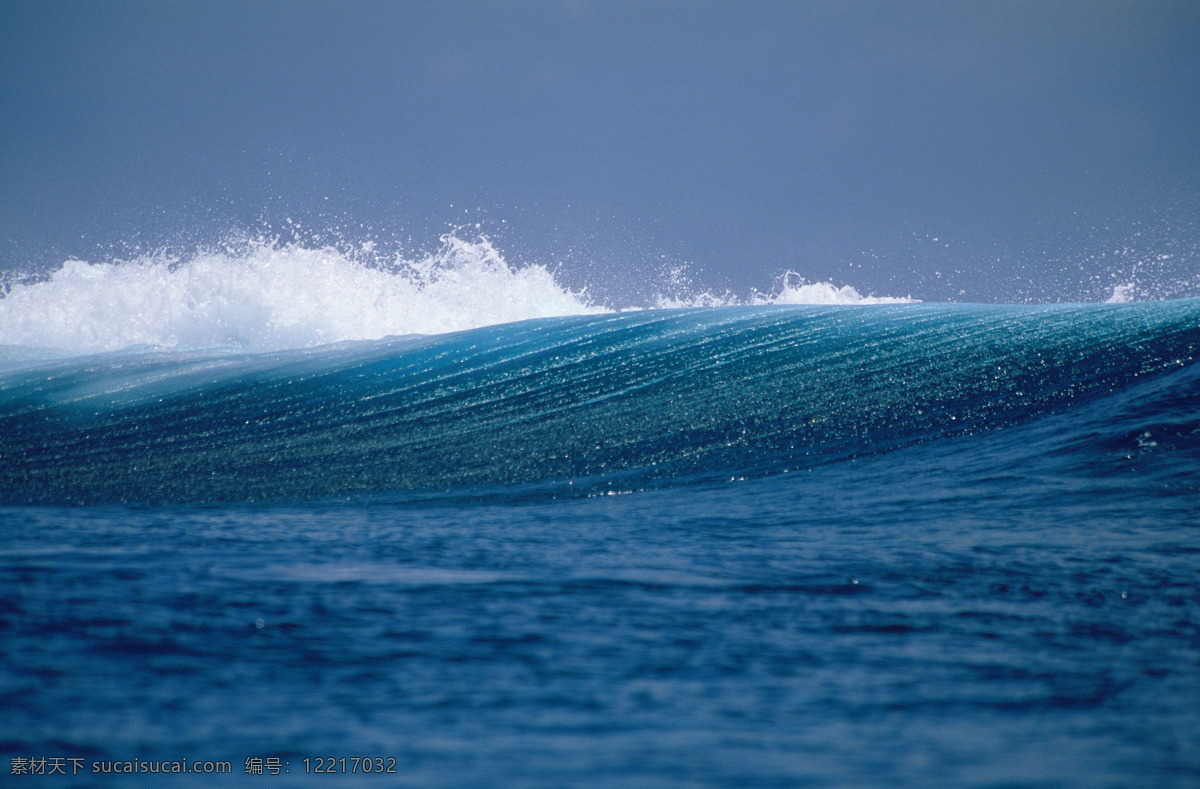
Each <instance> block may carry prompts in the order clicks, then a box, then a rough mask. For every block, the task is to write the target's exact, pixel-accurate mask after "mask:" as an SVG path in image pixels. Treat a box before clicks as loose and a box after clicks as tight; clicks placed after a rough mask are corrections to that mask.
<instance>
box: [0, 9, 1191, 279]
mask: <svg viewBox="0 0 1200 789" xmlns="http://www.w3.org/2000/svg"><path fill="white" fill-rule="evenodd" d="M1197 41H1200V4H1197V3H1195V2H1167V1H1166V0H1158V1H1154V0H1150V1H1146V0H1143V1H1140V2H1105V1H1103V0H1086V1H1083V0H1081V1H1080V2H1056V1H1055V0H1039V1H1038V2H1020V1H1017V0H1010V1H1006V2H922V1H920V0H917V1H915V2H883V1H880V0H876V1H874V2H853V0H838V1H837V2H803V1H800V0H796V1H793V2H702V1H701V2H698V1H697V0H691V1H690V2H663V1H661V0H641V2H585V1H584V0H576V1H574V2H548V1H539V2H532V1H530V0H511V1H510V2H466V1H464V0H457V1H449V2H382V1H381V0H369V1H365V0H339V1H338V2H314V1H313V0H295V1H292V0H289V1H287V2H284V1H282V0H280V1H272V2H266V1H264V0H241V1H240V2H218V1H209V2H186V3H185V2H170V1H167V2H157V1H156V2H111V1H103V0H101V1H100V2H72V1H70V0H68V1H67V2H55V3H48V2H43V1H42V0H34V1H33V2H27V1H26V0H5V2H4V3H2V4H0V255H3V259H2V262H0V266H2V267H3V268H8V269H15V268H31V267H33V268H44V267H46V266H50V265H54V264H56V263H58V262H61V260H62V259H64V258H65V257H67V256H76V257H81V258H84V259H100V258H103V257H104V256H106V255H112V254H116V252H114V250H117V251H119V250H120V249H121V248H124V247H128V246H129V245H132V244H142V245H155V244H159V243H193V244H199V243H208V242H213V241H217V240H219V238H220V237H221V235H222V234H225V233H228V232H229V231H231V230H251V231H255V230H257V229H259V228H262V227H264V226H266V227H269V228H274V229H276V230H278V229H280V228H286V227H287V225H286V222H285V220H286V219H287V218H292V219H293V220H296V221H301V222H303V223H304V225H305V226H306V227H307V228H310V229H314V230H318V231H325V230H328V231H335V232H337V233H340V234H341V236H342V237H343V238H347V237H349V238H352V239H353V237H355V236H356V234H358V235H360V236H362V237H365V236H367V235H378V236H380V237H381V238H384V239H385V240H386V239H397V240H398V241H399V242H403V243H405V244H411V245H414V246H418V247H419V246H422V245H424V246H429V245H432V244H435V243H436V238H437V235H438V234H439V233H440V232H443V231H444V230H445V229H446V228H448V227H450V226H453V225H457V224H464V223H470V224H474V223H476V222H479V223H480V224H481V226H482V229H483V230H484V231H485V232H487V233H489V234H490V235H491V236H492V237H493V238H495V239H496V241H497V243H498V244H499V246H500V247H501V248H502V249H503V250H504V251H505V252H506V253H507V254H508V255H509V257H510V258H513V259H518V260H530V261H537V262H543V263H555V262H562V263H563V266H564V268H563V271H564V276H565V277H566V278H567V279H572V278H573V279H575V280H577V281H578V282H579V284H590V285H591V286H592V289H593V291H595V292H599V293H601V294H602V295H603V294H604V293H605V292H606V291H609V292H613V293H619V292H621V291H622V290H628V291H630V292H633V291H637V290H638V289H639V288H641V287H643V284H642V283H645V282H648V281H650V280H652V279H653V278H654V277H655V276H657V275H658V273H659V272H660V270H661V268H662V267H663V266H664V265H670V264H675V263H688V264H690V265H691V267H692V270H693V276H694V278H696V279H697V280H699V281H701V283H702V284H704V285H707V286H710V287H714V288H717V289H722V288H725V287H730V288H734V289H745V288H749V287H759V288H765V287H767V286H769V284H770V281H771V278H772V277H773V276H775V275H777V274H779V273H781V272H782V271H785V270H787V269H793V270H795V271H798V272H800V273H801V274H803V275H805V276H807V277H809V278H811V279H831V278H832V279H834V280H836V281H838V282H839V283H850V284H854V285H856V286H858V287H859V288H860V289H862V290H864V291H865V290H873V291H875V292H878V293H885V292H886V293H893V294H898V295H904V294H908V293H911V294H912V295H914V296H918V297H922V298H927V299H973V300H1014V299H1019V298H1035V299H1039V300H1047V299H1048V300H1053V299H1056V298H1079V297H1089V296H1092V295H1094V291H1095V288H1096V287H1097V286H1096V282H1097V281H1098V278H1099V277H1102V276H1104V277H1107V276H1110V275H1114V274H1115V275H1118V276H1126V275H1128V273H1129V271H1130V270H1131V268H1136V267H1138V266H1141V267H1142V270H1143V271H1148V270H1149V269H1152V268H1154V267H1155V266H1157V267H1159V268H1160V269H1163V270H1164V271H1165V273H1164V274H1163V276H1164V277H1167V275H1170V276H1171V277H1174V278H1175V279H1176V280H1179V279H1180V278H1181V277H1182V278H1184V279H1186V278H1187V277H1188V276H1189V274H1191V273H1195V272H1198V271H1200V219H1198V217H1200V80H1198V79H1197V78H1196V75H1197V74H1200V46H1198V45H1197V44H1196V42H1197ZM409 239H411V241H409ZM1168 278H1169V277H1168ZM1089 289H1091V290H1089ZM1176 295H1179V294H1176Z"/></svg>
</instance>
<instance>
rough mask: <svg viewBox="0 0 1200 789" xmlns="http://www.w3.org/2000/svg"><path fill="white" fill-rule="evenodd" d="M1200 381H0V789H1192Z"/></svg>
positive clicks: (309, 356) (454, 349) (1002, 334)
mask: <svg viewBox="0 0 1200 789" xmlns="http://www.w3.org/2000/svg"><path fill="white" fill-rule="evenodd" d="M1198 359H1200V301H1196V300H1192V301H1178V302H1163V303H1155V304H1132V305H1111V306H1107V305H1100V306H1097V305H1092V306H1059V307H996V306H970V305H965V306H964V305H958V306H955V305H903V306H887V307H869V308H864V307H842V308H839V307H808V308H800V307H797V308H785V307H762V308H746V307H738V308H720V309H709V310H680V311H655V312H644V313H622V314H616V315H603V316H586V317H575V318H559V319H551V320H541V321H528V322H523V323H517V324H507V325H502V326H496V327H490V328H486V329H478V330H473V331H469V332H462V333H457V334H448V335H440V336H436V337H408V338H395V339H390V340H380V341H371V342H356V343H346V344H341V345H337V346H328V347H323V348H317V349H310V350H303V351H284V352H278V353H270V354H265V353H264V354H248V353H244V352H239V351H233V350H227V351H207V352H183V351H175V352H164V351H154V350H142V351H126V352H121V353H115V354H103V355H96V356H88V357H79V356H73V357H53V356H48V355H39V354H37V353H34V352H31V351H28V350H18V349H10V350H9V352H8V359H7V361H6V362H5V363H4V368H3V371H2V372H0V502H2V503H3V506H2V507H0V633H2V637H0V694H2V695H0V697H2V698H3V702H2V704H3V707H2V709H3V716H2V718H0V751H2V753H3V755H4V757H5V759H6V760H11V759H12V758H14V757H16V758H24V757H82V758H84V759H85V762H84V764H85V765H90V764H91V762H92V761H94V760H107V759H116V760H121V759H135V758H142V759H181V758H188V759H191V760H197V759H211V760H228V761H230V762H232V765H233V770H234V774H233V775H232V776H231V777H230V778H229V779H228V780H229V781H231V782H242V781H245V782H254V781H258V782H264V781H275V782H280V781H285V780H286V781H287V785H297V784H311V785H315V786H319V785H328V784H329V782H330V781H331V780H332V781H335V782H336V783H339V784H341V785H351V784H353V785H364V786H378V785H383V782H387V783H389V784H390V783H396V782H398V783H401V784H405V783H406V784H407V785H412V786H435V787H436V786H497V787H499V786H536V787H543V786H544V787H558V786H589V787H590V786H614V787H615V786H663V787H682V786H689V787H690V786H701V787H704V786H722V787H724V786H729V787H734V786H781V787H783V786H787V787H791V786H838V787H840V786H879V787H884V786H888V787H890V786H934V787H937V786H945V787H960V786H967V787H1004V786H1026V787H1106V786H1111V787H1128V786H1146V787H1193V786H1200V528H1198V527H1200V514H1198V513H1200V363H1198V361H1197V360H1198ZM322 756H333V757H353V756H382V757H387V758H394V759H395V767H396V770H397V774H396V775H394V776H389V777H386V778H385V777H383V776H378V775H361V774H360V775H357V776H343V777H341V778H340V779H334V778H332V777H331V776H328V775H314V774H307V775H306V774H305V769H304V764H303V760H304V758H305V757H310V758H313V757H322ZM248 757H250V758H266V757H272V758H279V759H281V763H286V765H287V766H288V768H289V769H290V771H291V772H290V777H289V779H282V778H272V777H268V776H261V777H260V776H247V775H245V774H244V766H245V760H246V759H247V758H248ZM10 764H11V761H6V762H5V763H4V764H3V765H0V768H3V774H4V777H5V779H8V778H9V765H10ZM12 780H13V781H14V782H15V781H16V778H13V779H12ZM27 780H28V782H30V783H33V782H38V783H41V782H47V783H53V779H47V778H40V779H35V778H32V777H31V778H28V779H27ZM155 780H157V781H162V780H163V779H162V778H161V777H157V778H156V779H155ZM146 781H147V778H146V777H145V776H141V777H137V776H135V777H133V778H130V777H122V776H116V777H113V776H96V775H92V774H89V773H88V772H87V771H86V770H85V771H84V772H81V773H80V774H78V775H76V776H74V777H68V778H64V779H61V783H62V784H68V783H69V784H72V785H91V784H102V785H144V784H145V783H146ZM189 781H190V782H191V783H193V784H195V785H201V783H204V784H207V783H210V782H212V781H213V779H211V778H207V777H206V778H199V777H192V778H176V779H174V780H171V779H167V782H170V783H186V782H189Z"/></svg>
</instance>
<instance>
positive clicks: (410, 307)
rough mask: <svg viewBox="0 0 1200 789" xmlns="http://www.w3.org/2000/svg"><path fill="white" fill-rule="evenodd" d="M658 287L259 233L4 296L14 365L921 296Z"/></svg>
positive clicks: (460, 245)
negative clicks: (37, 354) (637, 290)
mask: <svg viewBox="0 0 1200 789" xmlns="http://www.w3.org/2000/svg"><path fill="white" fill-rule="evenodd" d="M656 288H657V290H658V292H659V293H660V295H658V296H656V297H654V298H653V299H651V300H650V301H649V303H647V304H633V305H629V304H616V305H602V304H597V303H595V302H593V301H592V300H591V298H590V297H589V295H588V293H587V291H586V289H581V290H573V289H571V288H569V287H567V286H565V285H563V284H562V283H561V282H560V281H559V280H558V279H557V278H556V277H555V274H554V272H553V270H552V269H551V268H550V267H547V266H546V265H542V264H538V263H524V264H520V265H517V264H513V263H510V262H509V261H507V260H506V259H505V258H504V256H503V255H502V254H501V253H500V251H499V250H497V249H496V247H495V246H494V245H493V244H492V242H491V241H490V240H489V239H488V238H486V237H485V236H478V237H475V238H473V239H463V238H460V237H459V236H457V235H455V234H447V235H444V236H442V237H441V239H440V245H439V246H438V248H437V249H436V251H434V252H432V253H429V254H425V255H419V256H405V255H404V254H401V253H384V252H381V251H380V250H379V249H378V248H377V247H376V245H375V244H374V243H373V242H365V243H362V244H358V245H341V246H333V245H324V246H309V245H306V244H304V243H303V242H300V241H291V242H280V241H278V240H277V239H276V240H266V239H262V238H258V239H247V240H239V241H234V242H229V243H227V244H225V245H224V246H222V247H220V248H213V249H201V250H198V251H195V252H193V253H191V254H187V255H179V254H167V253H163V252H159V253H153V254H147V255H142V256H140V257H136V258H132V259H115V260H110V261H101V262H87V261H82V260H68V261H66V262H64V263H63V264H62V266H61V267H59V268H58V269H57V270H55V271H53V272H52V273H51V274H50V275H49V276H48V277H47V278H44V279H41V280H36V281H25V282H17V283H10V284H9V286H8V288H7V292H6V293H5V294H4V296H3V297H2V298H0V346H9V351H8V352H7V355H9V356H11V355H12V354H11V352H12V348H13V347H14V346H20V347H24V348H31V347H32V348H53V349H56V350H58V351H63V352H67V353H92V352H102V351H113V350H120V349H123V348H129V347H133V346H148V347H157V348H178V349H203V348H214V347H234V348H239V349H243V350H249V351H276V350H284V349H290V348H305V347H313V346H318V345H326V344H330V343H335V342H344V341H348V340H369V339H379V338H382V337H387V336H394V335H408V334H443V333H446V332H453V331H463V330H466V329H473V328H479V327H482V326H490V325H496V324H503V323H511V322H514V321H519V320H528V319H533V318H546V317H561V316H569V315H586V314H599V313H605V312H613V311H618V310H628V309H644V308H655V309H670V308H681V307H725V306H738V305H768V304H841V305H847V304H893V303H900V302H907V301H911V299H906V298H892V297H874V296H864V295H862V294H860V293H859V291H857V290H856V289H855V288H853V287H851V286H849V285H845V286H837V285H835V284H833V283H831V282H818V283H813V282H807V281H806V280H804V279H803V278H802V277H800V275H798V274H796V273H795V272H788V273H786V274H784V275H782V276H781V277H779V279H778V281H777V282H776V284H775V287H774V288H773V289H772V290H770V291H768V292H759V291H753V292H752V293H751V294H750V295H749V296H738V295H736V294H732V293H724V294H714V293H712V292H710V291H707V290H701V289H698V288H695V287H693V286H692V285H691V283H690V282H685V281H683V280H680V279H679V278H678V277H676V278H674V279H672V278H670V277H668V279H667V281H664V282H659V283H656ZM663 293H666V294H669V295H661V294H663Z"/></svg>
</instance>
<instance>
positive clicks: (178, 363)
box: [0, 300, 1200, 503]
mask: <svg viewBox="0 0 1200 789" xmlns="http://www.w3.org/2000/svg"><path fill="white" fill-rule="evenodd" d="M1198 355H1200V300H1186V301H1176V302H1159V303H1149V304H1121V305H1083V306H1079V305H1076V306H1041V307H1029V306H980V305H946V304H906V305H884V306H876V307H870V308H865V307H847V306H823V307H814V306H798V307H787V306H758V307H755V306H739V307H718V308H704V309H679V310H659V311H642V312H626V313H609V314H599V315H577V316H566V317H556V318H547V319H539V320H529V321H520V322H515V323H506V324H501V325H495V326H488V327H483V328H476V329H471V330H467V331H462V332H456V333H448V334H441V335H437V336H425V337H412V336H410V337H396V338H388V339H382V340H363V341H352V342H344V343H339V344H333V345H328V346H322V347H318V348H310V349H291V350H285V351H276V352H265V353H254V352H247V351H244V350H228V349H226V350H206V351H196V350H178V349H177V350H162V349H141V350H126V351H121V352H114V353H106V354H98V355H93V356H74V357H70V358H57V359H55V358H30V356H29V355H28V354H25V355H21V354H15V353H14V354H10V358H9V359H8V361H7V362H6V363H5V365H4V366H3V368H2V372H0V458H2V462H0V500H2V501H3V502H7V503H97V502H139V503H189V502H231V501H251V500H292V499H296V500H299V499H312V498H322V497H338V496H357V495H368V496H372V495H380V494H382V495H395V494H405V495H408V493H409V492H419V493H430V492H432V493H440V492H446V491H450V492H452V493H454V494H455V495H459V494H462V493H464V492H467V493H470V495H491V494H490V493H488V491H492V493H495V492H497V491H498V489H496V488H493V487H492V486H506V487H509V488H510V487H511V486H513V485H518V486H521V485H531V486H533V487H534V488H535V489H537V490H542V491H545V490H548V491H550V492H552V493H554V494H556V495H557V494H571V493H589V494H590V493H598V492H606V491H607V492H612V491H616V490H629V489H638V488H643V487H652V486H658V485H663V484H686V483H690V482H694V481H697V480H700V481H713V480H729V479H738V478H742V477H745V476H757V475H765V474H776V473H783V472H789V471H796V470H802V469H807V468H813V467H816V466H818V465H822V464H828V463H833V462H837V461H841V460H846V459H848V458H854V457H860V456H863V455H885V454H887V453H889V452H894V451H896V450H900V449H903V448H906V447H914V446H930V445H937V446H940V447H943V448H945V447H952V448H953V450H954V452H956V453H958V454H959V455H960V456H961V458H962V462H963V463H965V464H967V463H969V462H970V460H971V458H972V457H974V456H977V455H978V453H979V452H981V451H982V450H978V451H976V449H975V448H976V447H981V446H983V442H986V441H987V440H988V437H989V436H993V435H1003V436H1007V437H1008V440H1009V441H1010V443H1011V444H1012V445H1013V446H1014V447H1017V448H1018V451H1017V455H1016V456H1013V457H1016V458H1017V459H1016V460H1012V462H1014V463H1019V462H1021V458H1025V459H1027V460H1028V459H1033V458H1041V459H1045V458H1047V457H1057V458H1059V459H1060V464H1061V465H1062V467H1063V468H1067V467H1075V468H1088V469H1090V470H1089V473H1093V472H1095V470H1096V469H1097V468H1102V469H1109V470H1113V469H1118V468H1120V467H1121V464H1128V463H1133V462H1137V458H1139V457H1141V456H1142V455H1144V454H1145V453H1149V452H1152V451H1155V450H1156V449H1158V450H1161V449H1163V448H1166V447H1173V448H1174V449H1175V450H1178V451H1177V452H1176V455H1175V456H1177V457H1180V458H1184V459H1186V461H1187V462H1188V463H1190V464H1191V465H1190V466H1189V468H1190V469H1191V472H1194V471H1195V470H1196V468H1197V464H1196V463H1195V460H1196V457H1197V455H1198V453H1200V365H1197V363H1196V359H1197V356H1198ZM1051 417H1052V418H1054V419H1057V420H1060V421H1059V422H1056V423H1054V424H1055V425H1056V426H1055V427H1054V429H1053V430H1046V429H1039V428H1038V425H1039V424H1040V425H1043V426H1044V425H1045V424H1047V423H1046V421H1045V420H1046V419H1047V418H1051ZM973 453H975V454H974V455H973ZM1021 453H1024V454H1021ZM1010 455H1011V453H1010ZM1010 460H1011V458H1010ZM1096 464H1099V466H1097V465H1096ZM1177 471H1178V470H1177ZM1175 478H1177V479H1185V478H1186V479H1192V480H1193V482H1192V483H1181V484H1193V485H1194V479H1195V477H1194V475H1191V474H1190V472H1189V474H1182V473H1177V474H1176V475H1175Z"/></svg>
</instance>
